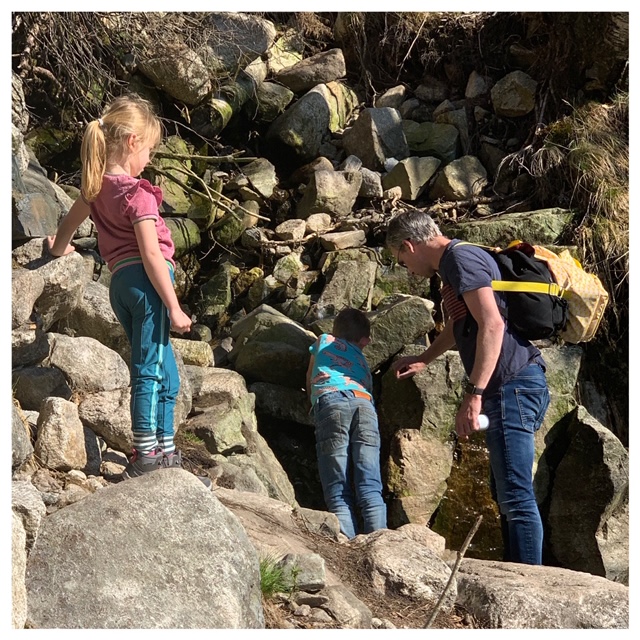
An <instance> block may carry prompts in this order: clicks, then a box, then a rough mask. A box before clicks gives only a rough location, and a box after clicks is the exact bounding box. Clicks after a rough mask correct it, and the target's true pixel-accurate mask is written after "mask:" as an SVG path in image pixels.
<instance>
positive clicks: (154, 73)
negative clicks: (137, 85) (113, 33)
mask: <svg viewBox="0 0 640 640" xmlns="http://www.w3.org/2000/svg"><path fill="white" fill-rule="evenodd" d="M138 68H139V69H140V71H141V72H142V73H143V74H144V75H145V76H147V78H149V79H150V80H151V81H152V82H153V84H154V85H155V86H156V87H158V88H159V89H162V90H163V91H165V92H166V93H168V94H169V95H170V96H171V97H173V98H175V99H176V100H180V101H181V102H184V103H185V104H187V105H195V104H198V102H200V100H202V99H203V98H204V97H205V96H206V95H207V93H209V92H210V91H211V80H210V78H209V70H208V69H207V66H206V65H205V63H204V61H203V60H202V58H201V57H200V56H199V55H198V54H197V53H196V52H195V51H194V50H193V49H190V48H189V47H188V46H186V45H184V44H175V43H173V44H172V43H166V42H163V43H162V44H158V46H157V48H156V50H154V51H152V52H150V53H149V54H148V56H146V57H145V58H144V59H143V60H140V61H139V62H138Z"/></svg>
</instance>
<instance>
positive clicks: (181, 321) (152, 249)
mask: <svg viewBox="0 0 640 640" xmlns="http://www.w3.org/2000/svg"><path fill="white" fill-rule="evenodd" d="M133 228H134V230H135V233H136V239H137V241H138V247H139V249H140V255H141V257H142V264H143V265H144V270H145V271H146V272H147V275H148V276H149V280H151V284H153V287H154V289H155V290H156V291H157V292H158V295H159V296H160V298H161V300H162V302H164V306H165V307H167V310H168V311H169V319H170V320H171V328H172V329H173V330H174V331H177V332H178V333H187V332H188V331H190V330H191V318H189V316H188V315H187V314H186V313H184V311H182V309H181V308H180V303H179V302H178V298H177V296H176V292H175V291H174V289H173V282H171V276H170V275H169V269H168V267H167V263H166V261H165V258H164V256H163V255H162V252H161V251H160V245H159V244H158V235H157V233H156V223H155V220H152V219H147V220H141V221H140V222H136V223H135V224H134V225H133Z"/></svg>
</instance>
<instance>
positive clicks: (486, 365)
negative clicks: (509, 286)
mask: <svg viewBox="0 0 640 640" xmlns="http://www.w3.org/2000/svg"><path fill="white" fill-rule="evenodd" d="M462 297H463V298H464V301H465V303H466V305H467V308H468V309H469V312H470V313H471V315H472V316H473V317H474V319H475V320H476V322H477V323H478V336H477V339H476V357H475V360H474V363H473V369H472V371H471V373H470V374H469V380H470V381H471V382H472V383H473V384H474V385H475V386H476V387H481V388H484V387H486V386H487V384H488V383H489V380H490V379H491V376H492V375H493V372H494V370H495V368H496V364H497V362H498V358H499V357H500V351H501V349H502V339H503V336H504V320H503V318H502V316H501V315H500V310H499V309H498V305H497V304H496V300H495V296H494V293H493V289H491V287H482V288H480V289H474V290H473V291H467V292H465V293H463V294H462ZM481 407H482V397H481V396H478V395H471V394H465V396H464V399H463V401H462V404H461V406H460V409H459V410H458V414H457V415H456V432H457V433H458V435H459V436H468V435H469V434H471V433H473V432H474V431H477V430H478V428H479V425H478V415H479V414H480V409H481Z"/></svg>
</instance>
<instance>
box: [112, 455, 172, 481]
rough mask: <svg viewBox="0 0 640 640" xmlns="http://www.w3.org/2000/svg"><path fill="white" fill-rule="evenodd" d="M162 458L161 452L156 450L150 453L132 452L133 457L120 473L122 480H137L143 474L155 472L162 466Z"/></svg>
mask: <svg viewBox="0 0 640 640" xmlns="http://www.w3.org/2000/svg"><path fill="white" fill-rule="evenodd" d="M163 461H164V456H163V455H162V451H160V450H159V449H156V450H155V451H152V452H150V453H140V452H139V451H137V450H136V449H134V450H133V455H132V456H131V459H130V460H129V464H128V465H127V466H126V467H125V468H124V471H123V472H122V479H123V480H129V479H130V478H137V477H138V476H142V475H144V474H145V473H150V472H151V471H156V470H157V469H161V468H162V466H163Z"/></svg>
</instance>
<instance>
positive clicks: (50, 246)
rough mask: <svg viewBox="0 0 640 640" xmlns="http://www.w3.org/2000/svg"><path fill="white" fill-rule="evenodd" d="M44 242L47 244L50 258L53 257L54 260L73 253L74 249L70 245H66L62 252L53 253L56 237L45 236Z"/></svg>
mask: <svg viewBox="0 0 640 640" xmlns="http://www.w3.org/2000/svg"><path fill="white" fill-rule="evenodd" d="M46 242H47V248H48V249H49V253H50V254H51V255H52V256H55V257H56V258H59V257H60V256H66V255H67V254H69V253H71V252H72V251H75V248H74V247H72V246H71V245H70V244H68V245H67V246H66V247H65V248H64V250H63V251H62V252H61V251H60V250H59V249H57V250H55V251H54V249H53V247H54V245H55V243H56V237H55V236H47V238H46Z"/></svg>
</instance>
